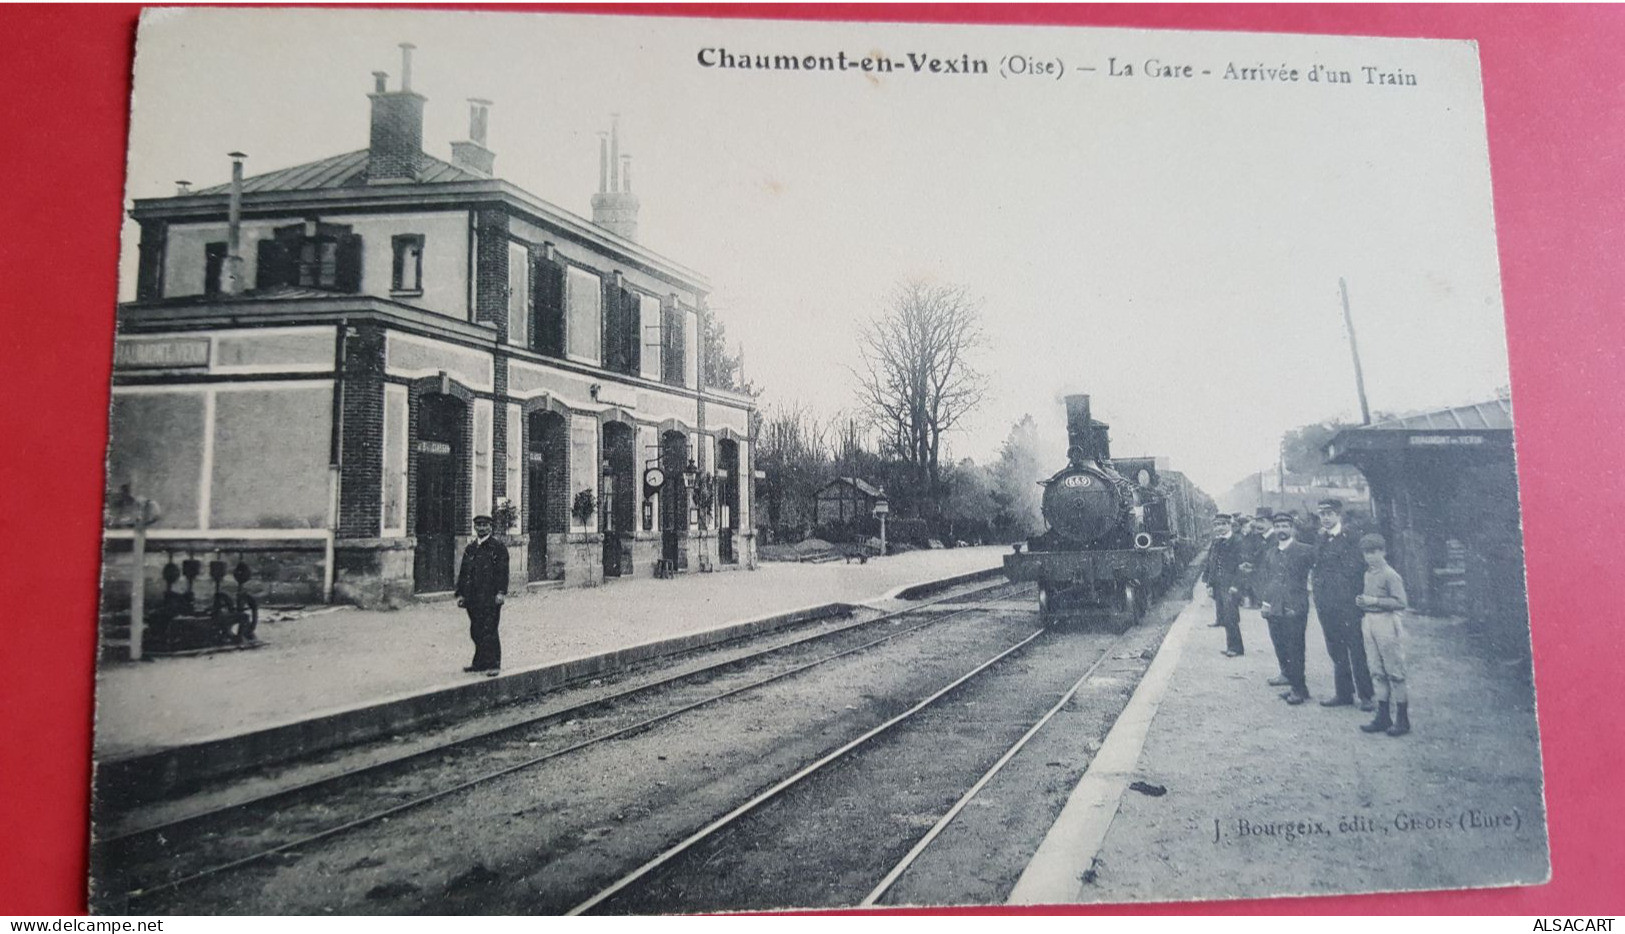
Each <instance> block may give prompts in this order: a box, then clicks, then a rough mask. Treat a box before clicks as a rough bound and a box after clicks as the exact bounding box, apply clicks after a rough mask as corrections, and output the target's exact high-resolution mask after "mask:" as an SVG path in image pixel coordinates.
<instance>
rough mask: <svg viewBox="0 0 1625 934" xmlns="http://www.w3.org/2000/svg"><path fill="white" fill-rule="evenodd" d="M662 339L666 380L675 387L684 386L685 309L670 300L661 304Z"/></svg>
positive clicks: (685, 349)
mask: <svg viewBox="0 0 1625 934" xmlns="http://www.w3.org/2000/svg"><path fill="white" fill-rule="evenodd" d="M661 318H662V319H663V321H662V322H661V323H662V325H663V327H662V328H661V331H662V334H661V338H662V340H663V342H664V344H665V347H664V348H663V351H664V352H663V353H662V354H661V363H662V367H661V368H662V369H663V370H665V371H666V372H665V374H664V380H665V381H666V382H668V383H671V384H672V385H675V386H681V385H683V368H684V365H685V357H686V351H687V348H686V347H684V346H683V345H684V343H685V341H684V340H683V336H684V329H683V308H682V306H681V305H679V304H677V303H676V302H674V301H671V300H670V299H667V300H665V301H663V302H662V304H661Z"/></svg>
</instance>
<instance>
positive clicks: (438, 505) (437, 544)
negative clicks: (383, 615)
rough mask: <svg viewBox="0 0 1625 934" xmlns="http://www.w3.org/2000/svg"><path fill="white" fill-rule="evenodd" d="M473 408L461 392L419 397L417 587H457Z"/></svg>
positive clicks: (422, 589) (436, 589)
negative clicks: (466, 439)
mask: <svg viewBox="0 0 1625 934" xmlns="http://www.w3.org/2000/svg"><path fill="white" fill-rule="evenodd" d="M467 422H468V407H467V406H466V405H465V404H464V403H463V401H462V400H461V399H458V398H457V397H456V396H451V395H445V394H442V393H437V392H431V393H424V394H423V395H422V396H421V397H420V398H419V400H418V443H417V450H416V451H414V452H413V458H414V460H415V462H416V463H415V465H414V467H415V472H416V475H417V503H416V506H417V516H416V522H415V523H414V526H413V532H414V534H416V536H417V549H416V553H415V554H414V556H413V567H412V589H413V591H414V592H416V593H439V592H442V591H447V590H451V589H452V588H453V587H454V586H455V585H456V581H457V536H458V535H459V534H462V533H463V532H465V531H466V528H465V526H466V525H467V523H466V521H465V517H464V516H463V515H462V512H461V510H459V509H458V508H457V487H458V483H457V479H458V478H459V477H461V476H463V475H464V472H465V470H466V463H467V460H466V455H467V452H466V450H465V447H464V444H463V435H464V432H465V430H466V426H467Z"/></svg>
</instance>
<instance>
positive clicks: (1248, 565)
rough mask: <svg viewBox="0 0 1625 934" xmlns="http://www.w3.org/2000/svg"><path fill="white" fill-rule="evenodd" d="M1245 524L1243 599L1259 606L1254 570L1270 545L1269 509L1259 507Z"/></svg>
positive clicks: (1245, 603) (1243, 541)
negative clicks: (1255, 513) (1249, 521)
mask: <svg viewBox="0 0 1625 934" xmlns="http://www.w3.org/2000/svg"><path fill="white" fill-rule="evenodd" d="M1242 521H1243V523H1244V524H1245V529H1246V532H1247V534H1245V535H1243V536H1241V572H1242V573H1241V599H1242V603H1243V604H1244V605H1246V606H1248V607H1253V608H1256V607H1257V606H1258V588H1257V587H1255V586H1254V581H1253V571H1254V570H1255V569H1256V568H1257V567H1258V559H1259V558H1261V557H1263V556H1264V549H1266V548H1268V547H1269V546H1270V535H1269V526H1270V517H1269V510H1267V509H1259V511H1258V514H1257V515H1255V516H1253V519H1252V522H1251V523H1247V522H1246V519H1245V518H1243V519H1242Z"/></svg>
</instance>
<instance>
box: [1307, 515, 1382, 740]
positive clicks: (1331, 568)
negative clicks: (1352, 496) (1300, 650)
mask: <svg viewBox="0 0 1625 934" xmlns="http://www.w3.org/2000/svg"><path fill="white" fill-rule="evenodd" d="M1317 512H1318V513H1319V515H1320V539H1319V541H1317V542H1316V543H1315V570H1314V573H1313V574H1311V575H1310V578H1309V580H1310V582H1311V583H1312V584H1313V585H1314V589H1315V615H1316V616H1318V617H1319V618H1320V631H1321V634H1322V635H1323V636H1325V637H1326V652H1327V654H1328V655H1330V656H1331V657H1332V678H1333V681H1334V683H1335V684H1336V693H1335V694H1333V695H1332V696H1331V697H1329V698H1327V699H1326V700H1323V701H1321V702H1320V705H1321V706H1322V707H1347V706H1349V705H1350V704H1353V703H1354V702H1355V697H1356V695H1358V697H1359V704H1360V709H1361V710H1367V711H1369V710H1371V709H1373V705H1372V703H1371V671H1370V669H1369V668H1368V667H1367V666H1366V656H1365V638H1364V636H1363V635H1362V634H1361V632H1360V618H1361V616H1363V615H1364V614H1363V613H1361V611H1360V608H1359V607H1358V606H1356V605H1355V603H1354V598H1355V597H1358V596H1359V595H1360V591H1361V589H1362V588H1364V587H1365V572H1366V564H1365V556H1364V555H1362V554H1361V553H1360V543H1359V534H1360V533H1359V532H1358V531H1357V530H1355V529H1351V528H1349V526H1348V523H1346V522H1344V520H1343V501H1342V500H1340V499H1336V498H1330V499H1323V500H1321V501H1320V504H1319V508H1318V509H1317Z"/></svg>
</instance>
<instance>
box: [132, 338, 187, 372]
mask: <svg viewBox="0 0 1625 934" xmlns="http://www.w3.org/2000/svg"><path fill="white" fill-rule="evenodd" d="M208 365H209V339H208V338H207V337H184V338H176V339H174V340H158V341H133V340H123V341H119V342H118V343H117V344H115V345H114V346H113V366H115V367H119V368H121V369H131V370H169V369H178V368H182V367H206V366H208Z"/></svg>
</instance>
